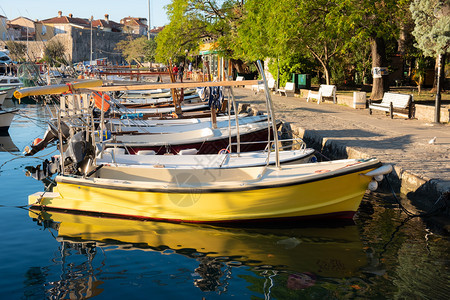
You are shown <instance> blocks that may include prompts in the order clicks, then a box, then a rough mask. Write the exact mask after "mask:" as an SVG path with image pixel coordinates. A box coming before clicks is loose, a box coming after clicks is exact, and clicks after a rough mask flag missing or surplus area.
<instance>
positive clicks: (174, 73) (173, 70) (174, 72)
mask: <svg viewBox="0 0 450 300" xmlns="http://www.w3.org/2000/svg"><path fill="white" fill-rule="evenodd" d="M172 73H173V76H174V78H175V80H177V74H178V67H177V65H175V66H173V69H172Z"/></svg>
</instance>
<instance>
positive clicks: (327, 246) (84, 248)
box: [30, 211, 366, 296]
mask: <svg viewBox="0 0 450 300" xmlns="http://www.w3.org/2000/svg"><path fill="white" fill-rule="evenodd" d="M30 217H32V218H33V219H34V220H35V221H37V222H38V224H40V225H44V227H46V228H51V229H54V230H56V231H57V237H56V239H57V240H58V241H59V242H60V243H61V244H60V248H61V249H60V250H61V255H64V253H68V252H67V251H68V249H72V253H70V255H74V253H73V252H75V254H79V255H84V256H85V258H86V260H87V263H86V262H83V266H73V265H71V267H69V266H66V267H65V268H62V270H64V272H68V273H70V272H71V270H76V271H77V272H79V271H80V270H81V269H83V268H86V266H89V265H90V266H92V265H93V262H92V260H93V259H94V258H95V255H96V254H97V255H102V254H103V255H102V256H97V260H98V259H101V260H102V261H101V264H102V265H103V266H105V268H106V269H107V267H108V265H109V266H110V267H111V265H112V264H113V263H114V262H109V263H108V257H107V256H106V254H105V251H130V250H134V251H136V250H140V251H158V252H160V253H163V254H171V255H183V256H184V257H189V258H192V259H193V260H195V261H197V263H195V265H197V264H198V267H196V268H194V269H193V270H190V271H189V273H190V274H194V275H193V276H192V278H191V280H192V284H193V285H195V286H196V287H198V288H199V289H200V290H202V291H204V292H219V289H224V287H226V286H227V285H228V284H227V283H226V282H224V281H227V280H228V279H227V278H230V277H229V276H228V275H227V273H229V274H231V271H232V269H233V268H236V267H240V266H247V267H248V268H250V269H251V270H252V271H256V272H259V273H261V272H263V273H264V272H265V274H267V273H268V272H270V274H284V275H283V276H286V277H287V283H285V284H286V288H288V289H293V290H295V289H304V288H307V287H308V286H310V285H313V284H314V281H315V278H316V277H334V278H344V277H346V278H348V277H351V276H355V275H357V274H358V272H359V271H360V269H361V268H362V267H363V266H364V265H365V264H366V255H365V253H364V251H363V246H362V242H361V241H360V238H359V233H358V230H357V227H356V226H355V225H347V226H341V227H335V228H330V227H324V228H319V227H316V228H314V227H307V228H306V227H304V228H292V227H289V228H270V229H268V228H246V229H242V228H223V227H217V226H208V225H197V224H176V223H166V222H150V221H147V222H144V221H137V220H126V219H114V218H102V217H98V216H85V215H78V214H77V215H74V214H67V213H62V212H45V211H30ZM121 255H122V256H123V255H124V253H122V254H121ZM126 255H127V256H128V255H136V253H126ZM110 257H111V255H110ZM163 257H164V256H163ZM62 261H63V263H64V258H62ZM71 261H72V263H73V258H72V259H71ZM78 262H79V260H78ZM67 264H69V263H67ZM85 272H86V274H84V275H83V276H80V275H79V274H62V275H61V278H64V280H61V283H60V284H57V283H56V282H52V283H51V284H49V285H51V286H52V289H61V290H59V291H58V294H59V295H63V294H64V295H66V296H69V294H72V293H75V294H77V295H84V296H89V295H90V296H92V295H96V294H99V293H101V292H102V291H103V289H102V288H101V285H102V284H104V281H101V280H98V279H96V278H102V280H105V279H104V278H105V276H102V274H99V269H98V268H97V269H96V270H95V272H94V270H89V269H86V270H85ZM173 272H176V271H175V269H174V270H173ZM94 274H95V275H94ZM74 275H77V276H74ZM109 275H110V274H109ZM108 278H110V279H108V280H114V279H112V278H111V277H110V276H108ZM68 280H69V281H70V284H69V283H68V282H67V281H68ZM260 280H265V277H264V276H263V277H261V279H260ZM63 282H64V284H63ZM285 282H286V281H285ZM103 288H104V286H103ZM54 292H56V291H55V290H53V291H51V293H52V294H53V293H54ZM222 292H223V291H222ZM260 292H261V293H263V292H264V293H266V291H260Z"/></svg>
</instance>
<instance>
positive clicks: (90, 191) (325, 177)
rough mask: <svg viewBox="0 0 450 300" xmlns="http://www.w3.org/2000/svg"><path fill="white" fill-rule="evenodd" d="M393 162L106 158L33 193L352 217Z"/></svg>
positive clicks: (199, 217) (270, 217) (49, 205)
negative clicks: (204, 164) (193, 165)
mask: <svg viewBox="0 0 450 300" xmlns="http://www.w3.org/2000/svg"><path fill="white" fill-rule="evenodd" d="M377 168H378V169H377ZM375 169H376V170H375ZM391 170H392V167H391V166H390V165H386V166H381V163H380V162H379V161H378V160H377V159H375V158H372V159H346V160H335V161H329V162H320V163H310V164H299V165H295V164H294V165H283V166H282V167H277V166H264V167H245V168H233V169H220V168H219V169H189V170H186V169H170V168H164V167H163V166H161V168H146V167H138V166H133V167H130V166H125V167H117V166H108V165H103V166H102V167H99V168H97V169H96V170H93V171H91V172H88V175H85V176H76V175H69V176H64V175H59V176H56V178H55V181H56V183H57V185H56V187H55V188H54V191H53V192H47V193H42V192H38V193H35V194H33V195H30V196H29V205H31V206H32V207H45V208H46V209H57V210H68V211H75V212H76V211H77V212H93V213H99V214H106V215H114V216H120V217H127V218H138V219H151V220H164V221H173V222H191V223H226V222H260V221H274V220H286V219H297V218H311V217H316V218H317V217H326V218H331V217H333V218H351V217H352V216H353V215H354V213H355V212H356V211H357V209H358V207H359V204H360V202H361V200H362V197H363V196H364V193H365V191H366V189H367V188H368V185H369V183H370V184H371V185H376V183H375V181H374V180H373V178H376V179H377V180H381V179H382V177H383V176H382V174H386V173H389V172H390V171H391ZM380 176H381V177H380Z"/></svg>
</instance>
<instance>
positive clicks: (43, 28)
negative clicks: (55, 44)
mask: <svg viewBox="0 0 450 300" xmlns="http://www.w3.org/2000/svg"><path fill="white" fill-rule="evenodd" d="M45 34H47V26H45V25H42V35H45Z"/></svg>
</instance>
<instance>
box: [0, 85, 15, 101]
mask: <svg viewBox="0 0 450 300" xmlns="http://www.w3.org/2000/svg"><path fill="white" fill-rule="evenodd" d="M15 90H16V88H15V87H0V92H6V99H11V98H12V97H13V94H14V91H15Z"/></svg>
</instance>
